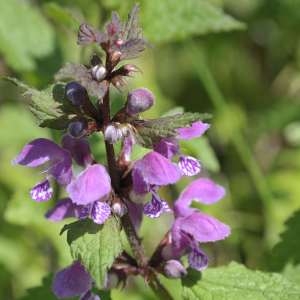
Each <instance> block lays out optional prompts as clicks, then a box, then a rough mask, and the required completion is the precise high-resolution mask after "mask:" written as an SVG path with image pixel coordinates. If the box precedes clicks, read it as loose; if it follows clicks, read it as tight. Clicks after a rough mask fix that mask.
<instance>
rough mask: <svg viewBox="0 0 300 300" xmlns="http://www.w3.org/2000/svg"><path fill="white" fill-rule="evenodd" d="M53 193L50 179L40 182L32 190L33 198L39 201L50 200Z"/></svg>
mask: <svg viewBox="0 0 300 300" xmlns="http://www.w3.org/2000/svg"><path fill="white" fill-rule="evenodd" d="M52 194H53V189H52V187H51V186H50V182H49V180H48V179H46V180H44V181H42V182H40V183H38V184H37V185H35V186H34V187H33V188H32V189H31V190H30V196H31V198H32V199H33V200H35V201H37V202H45V201H48V200H49V199H50V198H51V197H52Z"/></svg>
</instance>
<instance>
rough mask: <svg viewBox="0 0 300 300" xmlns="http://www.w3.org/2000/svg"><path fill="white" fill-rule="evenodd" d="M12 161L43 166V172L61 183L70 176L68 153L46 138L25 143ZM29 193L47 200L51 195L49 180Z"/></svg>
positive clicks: (70, 168)
mask: <svg viewBox="0 0 300 300" xmlns="http://www.w3.org/2000/svg"><path fill="white" fill-rule="evenodd" d="M12 163H13V164H19V165H23V166H27V167H30V168H36V167H39V166H44V167H45V170H44V172H45V173H47V174H48V175H50V176H52V177H54V178H55V179H56V180H57V182H58V183H59V184H62V185H67V184H68V183H69V182H70V181H71V178H72V158H71V155H70V153H69V152H68V151H66V150H64V149H63V148H61V147H60V146H58V145H57V144H55V143H54V142H52V141H50V140H48V139H44V138H40V139H36V140H33V141H31V142H30V143H28V144H27V145H25V147H24V148H23V149H22V150H21V152H20V153H19V154H18V156H17V157H16V158H15V159H14V160H13V161H12ZM30 194H31V196H32V198H33V200H36V201H47V200H49V198H50V197H51V195H52V189H51V188H50V184H49V181H48V180H45V181H43V182H41V183H39V184H37V185H35V186H34V188H33V189H32V190H31V192H30Z"/></svg>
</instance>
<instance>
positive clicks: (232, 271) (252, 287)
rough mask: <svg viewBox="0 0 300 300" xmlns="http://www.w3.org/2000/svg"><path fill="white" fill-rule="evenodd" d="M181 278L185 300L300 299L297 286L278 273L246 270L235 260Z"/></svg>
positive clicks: (299, 289)
mask: <svg viewBox="0 0 300 300" xmlns="http://www.w3.org/2000/svg"><path fill="white" fill-rule="evenodd" d="M199 274H200V273H199V272H198V278H197V274H189V276H187V278H184V279H183V295H182V296H183V299H188V300H212V299H213V300H299V299H300V288H299V286H298V285H296V284H295V283H293V282H290V281H289V280H287V279H286V278H284V277H283V276H282V275H280V274H276V273H264V272H261V271H253V270H249V269H247V268H246V267H244V266H242V265H239V264H237V263H231V264H229V265H228V266H226V267H219V268H211V269H208V270H206V271H204V272H203V273H202V274H201V275H200V276H199Z"/></svg>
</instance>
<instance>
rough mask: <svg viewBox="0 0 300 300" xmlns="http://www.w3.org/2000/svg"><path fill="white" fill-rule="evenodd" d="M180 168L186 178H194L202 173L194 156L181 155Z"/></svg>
mask: <svg viewBox="0 0 300 300" xmlns="http://www.w3.org/2000/svg"><path fill="white" fill-rule="evenodd" d="M178 167H179V169H180V171H181V172H182V174H183V175H185V176H194V175H197V174H198V173H200V171H201V165H200V162H199V160H198V159H196V158H194V157H192V156H184V155H181V156H180V157H179V161H178Z"/></svg>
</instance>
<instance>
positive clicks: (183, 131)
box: [177, 121, 209, 140]
mask: <svg viewBox="0 0 300 300" xmlns="http://www.w3.org/2000/svg"><path fill="white" fill-rule="evenodd" d="M208 128H209V124H207V123H204V122H202V121H197V122H194V123H193V124H192V125H191V126H190V127H184V128H179V129H178V130H177V131H178V137H177V138H178V139H180V140H191V139H194V138H197V137H200V136H202V135H203V134H204V133H205V131H206V130H207V129H208Z"/></svg>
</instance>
